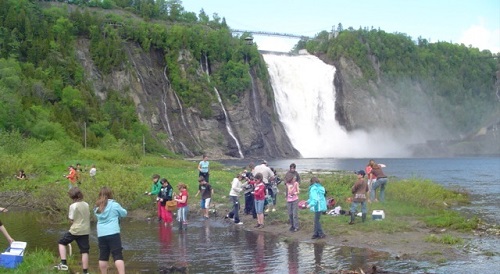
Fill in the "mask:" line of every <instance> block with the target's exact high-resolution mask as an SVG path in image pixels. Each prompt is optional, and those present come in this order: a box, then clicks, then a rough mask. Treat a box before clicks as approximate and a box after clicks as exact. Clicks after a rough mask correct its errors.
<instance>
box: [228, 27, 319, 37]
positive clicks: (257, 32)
mask: <svg viewBox="0 0 500 274" xmlns="http://www.w3.org/2000/svg"><path fill="white" fill-rule="evenodd" d="M231 32H236V33H245V32H248V33H252V34H255V35H267V36H281V37H289V38H299V39H311V37H309V36H306V35H298V34H291V33H282V32H268V31H254V30H240V29H231Z"/></svg>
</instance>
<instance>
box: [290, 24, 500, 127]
mask: <svg viewBox="0 0 500 274" xmlns="http://www.w3.org/2000/svg"><path fill="white" fill-rule="evenodd" d="M297 48H298V49H300V48H306V49H307V50H308V51H309V52H311V53H314V54H316V55H325V56H327V58H328V59H329V60H332V61H333V62H335V61H338V60H339V59H340V58H348V59H350V60H352V61H353V62H354V63H355V64H356V65H357V66H358V67H359V68H360V70H361V72H362V76H361V77H359V79H358V80H359V83H358V84H359V85H360V86H361V87H362V88H365V89H368V90H370V92H376V91H373V90H371V88H370V85H369V83H372V84H373V83H374V84H375V85H376V86H380V85H381V84H383V85H386V86H390V87H391V88H392V89H393V90H397V91H398V92H399V93H398V96H400V97H401V98H400V99H402V101H404V98H405V97H407V98H411V95H410V94H409V93H411V92H413V91H412V89H411V88H406V87H405V85H402V84H401V83H412V84H415V85H420V86H421V89H422V90H423V91H424V92H425V94H426V96H428V97H429V98H431V101H432V102H433V103H434V109H435V110H436V112H437V114H438V115H439V116H440V117H439V118H441V120H442V121H445V125H446V126H447V127H448V129H449V130H450V131H451V132H462V133H463V132H469V131H471V130H472V131H473V130H477V129H478V128H479V127H480V126H481V125H483V124H485V123H488V122H491V121H492V120H494V117H498V115H499V112H498V110H499V106H500V97H498V96H500V94H497V93H498V89H499V88H500V79H497V77H498V75H500V73H499V72H497V71H500V58H499V57H500V53H492V52H490V51H489V50H483V51H480V50H479V49H477V48H473V47H472V46H465V45H463V44H460V45H459V44H453V43H449V42H443V41H438V42H435V43H430V42H429V41H428V40H427V39H425V38H422V37H418V38H417V40H413V39H412V37H410V36H408V35H406V34H404V33H387V32H385V31H383V30H380V29H374V28H371V29H368V28H359V29H357V30H355V29H353V28H352V27H350V28H348V29H344V28H343V27H342V24H339V25H338V27H337V30H336V33H335V37H333V38H332V37H331V34H330V33H328V32H326V31H323V32H321V33H319V34H318V35H317V36H316V37H315V39H312V40H308V41H300V42H299V44H298V45H297ZM379 92H380V90H379ZM494 122H499V121H494Z"/></svg>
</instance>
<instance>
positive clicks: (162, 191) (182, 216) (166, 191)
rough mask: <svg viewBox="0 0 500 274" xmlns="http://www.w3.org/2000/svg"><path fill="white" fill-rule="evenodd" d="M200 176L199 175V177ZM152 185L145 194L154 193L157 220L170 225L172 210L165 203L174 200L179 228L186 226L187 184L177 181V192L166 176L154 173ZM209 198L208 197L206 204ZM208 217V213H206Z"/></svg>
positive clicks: (187, 208) (150, 194)
mask: <svg viewBox="0 0 500 274" xmlns="http://www.w3.org/2000/svg"><path fill="white" fill-rule="evenodd" d="M200 178H201V177H200ZM152 180H153V185H152V186H151V191H150V192H146V194H147V195H149V196H152V195H156V203H157V209H158V210H157V211H158V222H164V224H165V225H172V223H173V217H172V212H171V211H170V210H169V209H168V208H167V203H168V202H169V201H174V202H176V207H177V221H178V222H179V229H186V228H187V224H188V221H187V215H188V210H189V207H188V198H189V193H188V191H187V186H186V184H184V183H179V184H178V185H177V189H178V191H179V194H176V193H175V192H174V191H173V188H172V185H170V182H169V181H168V180H167V179H166V178H162V179H160V175H158V174H155V175H153V177H152ZM197 195H198V193H197V194H196V196H197ZM209 203H210V199H208V204H209ZM206 216H207V217H208V213H207V214H206Z"/></svg>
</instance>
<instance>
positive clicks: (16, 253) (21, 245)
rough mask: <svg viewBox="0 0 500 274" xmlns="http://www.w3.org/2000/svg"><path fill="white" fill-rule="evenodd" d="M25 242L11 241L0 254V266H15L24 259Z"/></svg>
mask: <svg viewBox="0 0 500 274" xmlns="http://www.w3.org/2000/svg"><path fill="white" fill-rule="evenodd" d="M26 245H27V243H26V242H12V244H10V247H9V248H7V249H6V250H5V252H3V253H2V254H0V267H5V268H16V267H17V266H18V265H19V264H20V263H21V262H22V261H23V259H24V250H25V249H26Z"/></svg>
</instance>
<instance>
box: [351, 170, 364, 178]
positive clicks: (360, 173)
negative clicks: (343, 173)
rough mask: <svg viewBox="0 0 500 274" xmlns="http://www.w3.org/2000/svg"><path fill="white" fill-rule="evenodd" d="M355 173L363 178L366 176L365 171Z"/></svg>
mask: <svg viewBox="0 0 500 274" xmlns="http://www.w3.org/2000/svg"><path fill="white" fill-rule="evenodd" d="M354 173H355V174H357V175H361V176H363V177H365V175H366V173H365V171H364V170H358V171H354Z"/></svg>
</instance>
